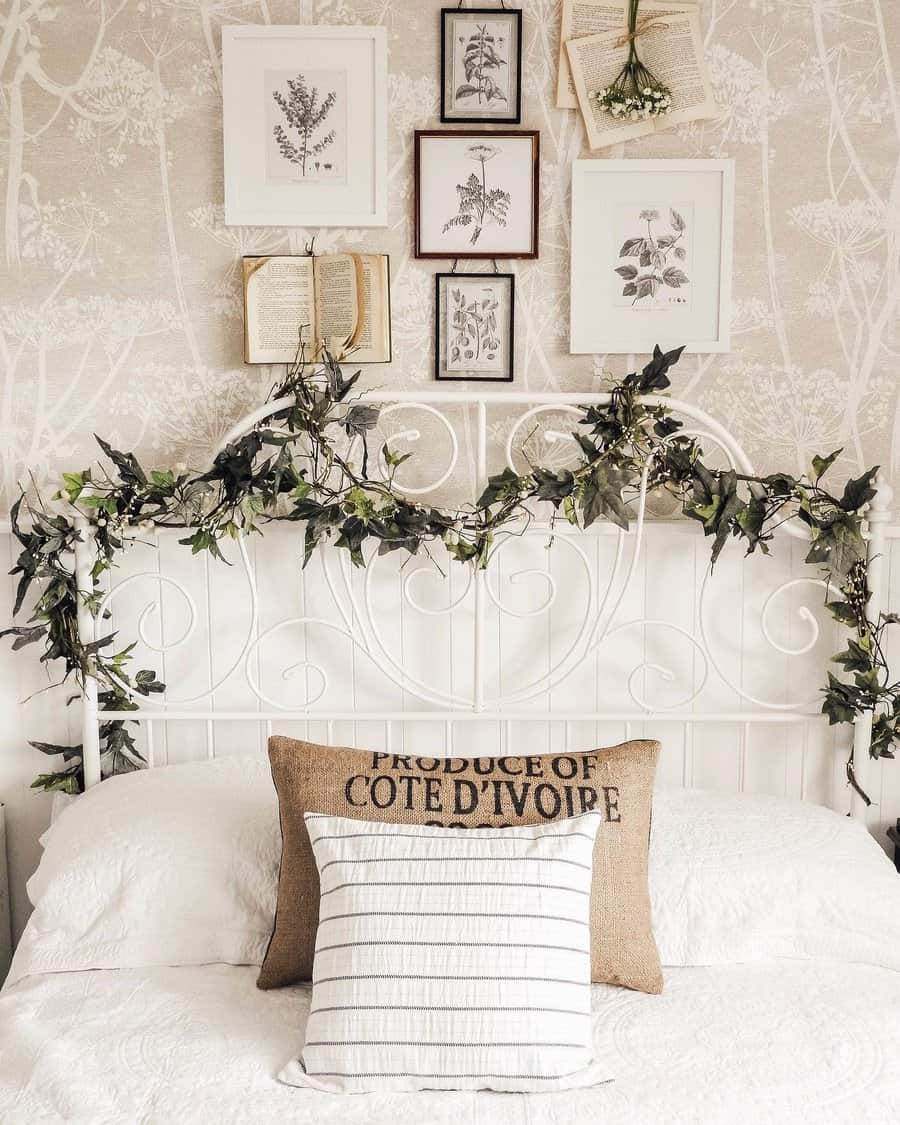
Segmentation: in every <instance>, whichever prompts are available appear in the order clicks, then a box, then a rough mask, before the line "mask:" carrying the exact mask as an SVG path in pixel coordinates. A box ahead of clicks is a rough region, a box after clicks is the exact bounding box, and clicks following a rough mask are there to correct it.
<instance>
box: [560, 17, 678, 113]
mask: <svg viewBox="0 0 900 1125" xmlns="http://www.w3.org/2000/svg"><path fill="white" fill-rule="evenodd" d="M696 3H697V0H682V2H681V3H668V4H655V5H653V6H652V7H648V6H645V5H642V6H641V7H640V9H639V10H638V19H639V20H643V19H646V18H647V17H648V16H653V15H655V14H660V12H661V11H665V12H667V13H668V12H678V11H685V10H690V9H691V8H692V7H693V6H695V5H696ZM626 8H627V5H626V3H625V0H563V3H562V15H561V21H560V36H559V67H558V70H557V76H556V105H557V107H558V108H559V109H577V108H578V95H577V94H576V93H575V86H574V84H573V82H572V72H571V70H570V69H569V59H568V54H567V52H566V43H567V42H568V41H569V40H570V39H580V38H583V37H585V36H588V35H600V34H602V33H603V32H604V31H616V32H618V34H619V35H624V34H625V32H626V31H627V30H628V16H627V11H626ZM641 38H642V39H643V36H642V37H641ZM627 50H628V47H627V45H626V46H625V47H624V48H623V51H625V52H627ZM640 55H641V58H643V57H644V52H643V50H642V51H640ZM624 62H625V55H624V54H623V55H622V62H621V63H620V64H619V66H620V67H621V66H622V65H623V64H624ZM650 69H651V70H652V69H653V68H652V67H651V68H650ZM613 77H615V75H613Z"/></svg>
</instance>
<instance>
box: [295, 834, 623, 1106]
mask: <svg viewBox="0 0 900 1125" xmlns="http://www.w3.org/2000/svg"><path fill="white" fill-rule="evenodd" d="M304 819H305V821H306V827H307V829H308V831H309V835H310V840H311V842H312V845H313V852H314V854H315V857H316V864H317V866H318V869H319V879H320V882H321V907H320V913H319V928H318V934H317V937H316V953H315V960H314V963H313V991H312V1004H311V1006H310V1013H309V1020H308V1022H307V1025H306V1043H305V1045H304V1047H303V1053H302V1055H301V1057H300V1059H297V1060H293V1061H292V1062H290V1063H288V1065H287V1066H286V1067H285V1069H284V1070H283V1071H282V1073H281V1074H280V1076H279V1077H280V1078H281V1080H282V1081H283V1082H287V1083H289V1084H290V1085H293V1086H309V1087H312V1088H313V1089H316V1090H325V1091H328V1092H332V1093H345V1094H358V1093H364V1092H367V1091H377V1092H383V1091H412V1090H429V1089H430V1090H434V1089H437V1090H484V1089H489V1090H515V1091H521V1092H525V1091H540V1092H541V1093H544V1092H547V1091H553V1090H561V1089H571V1088H573V1087H576V1086H593V1085H596V1084H598V1083H599V1082H601V1081H609V1080H610V1079H609V1073H608V1071H606V1070H605V1069H604V1068H603V1067H602V1066H599V1065H597V1064H595V1063H594V1062H593V1043H592V1038H591V940H590V901H591V870H592V862H593V854H594V837H595V836H596V834H597V830H598V828H600V824H601V818H600V814H599V813H598V812H593V813H585V814H584V815H582V816H578V817H573V818H572V819H570V820H561V821H558V822H556V823H554V824H552V825H536V826H533V827H527V828H518V827H517V828H506V829H503V828H501V829H497V828H475V829H459V828H428V827H424V826H420V825H409V824H401V825H397V824H384V823H377V824H376V823H373V822H370V821H365V820H352V819H349V818H347V817H341V816H325V815H322V814H319V813H306V815H305V818H304Z"/></svg>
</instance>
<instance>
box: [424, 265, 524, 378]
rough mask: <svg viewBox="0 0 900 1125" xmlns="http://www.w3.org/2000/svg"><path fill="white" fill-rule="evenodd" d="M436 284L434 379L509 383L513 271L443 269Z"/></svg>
mask: <svg viewBox="0 0 900 1125" xmlns="http://www.w3.org/2000/svg"><path fill="white" fill-rule="evenodd" d="M435 285H436V289H435V338H434V375H435V378H436V379H468V380H479V381H481V382H490V383H496V382H510V381H511V380H512V377H513V348H514V332H513V326H514V317H513V306H514V302H515V277H514V275H513V274H511V273H439V274H437V276H436V278H435Z"/></svg>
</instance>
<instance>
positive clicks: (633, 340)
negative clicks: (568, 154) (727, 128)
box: [569, 160, 734, 353]
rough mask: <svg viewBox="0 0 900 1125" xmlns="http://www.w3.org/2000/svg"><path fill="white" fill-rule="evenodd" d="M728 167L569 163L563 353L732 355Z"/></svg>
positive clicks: (724, 163)
mask: <svg viewBox="0 0 900 1125" xmlns="http://www.w3.org/2000/svg"><path fill="white" fill-rule="evenodd" d="M733 210H734V162H733V161H732V160H576V161H575V162H574V164H573V166H572V299H571V337H570V349H569V350H570V351H571V352H573V353H577V352H629V353H630V352H638V353H640V352H645V351H646V350H647V341H648V340H650V341H657V342H658V343H659V345H660V346H661V347H663V348H667V347H674V346H675V345H677V344H684V345H685V346H686V348H687V350H688V351H692V352H727V351H728V350H729V347H730V342H729V340H730V317H731V256H732V222H733V219H732V215H733Z"/></svg>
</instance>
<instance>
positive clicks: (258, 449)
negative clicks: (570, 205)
mask: <svg viewBox="0 0 900 1125" xmlns="http://www.w3.org/2000/svg"><path fill="white" fill-rule="evenodd" d="M682 350H683V349H681V348H676V349H675V350H673V351H669V352H662V351H661V350H660V349H659V348H658V347H657V348H656V349H655V350H654V353H653V358H652V359H651V361H650V362H649V363H648V364H647V365H646V366H645V367H644V368H643V370H642V371H640V372H634V373H632V374H630V375H627V376H626V377H625V378H624V379H623V380H622V381H621V382H620V383H618V384H616V385H615V386H614V387H613V388H612V393H611V397H610V401H609V403H608V405H603V406H599V405H594V406H590V407H585V408H582V410H583V413H582V414H581V416H580V417H579V418H578V424H577V426H578V428H577V430H576V431H575V433H574V437H575V438H576V440H577V441H578V444H579V446H580V449H581V455H580V460H579V462H578V464H577V465H576V466H575V467H573V468H568V469H560V470H558V471H554V470H552V469H547V468H542V467H540V466H538V465H530V467H529V470H528V472H526V473H524V474H519V473H516V472H514V471H513V470H512V469H509V468H507V469H505V470H504V471H503V472H502V473H499V474H497V475H496V476H492V477H490V479H489V481H488V484H487V487H486V488H485V489H484V492H483V493H482V494H481V496H480V497H479V498H478V500H477V502H476V503H475V504H469V505H465V506H463V507H460V508H457V509H452V510H444V509H440V508H437V507H431V506H428V505H423V504H419V503H417V502H415V501H414V500H412V499H409V498H407V497H405V496H403V495H402V493H401V492H400V490H399V489H398V488H396V487H395V485H394V475H395V473H396V470H397V468H398V467H399V466H400V465H401V464H402V463H403V462H404V461H406V460H407V459H408V457H409V456H410V454H408V453H399V452H395V451H392V450H391V449H390V448H389V447H388V445H387V443H385V444H384V445H382V446H381V449H380V451H379V456H380V457H381V459H382V462H383V464H384V474H383V479H380V480H378V479H370V477H369V476H368V468H369V464H368V462H369V449H368V444H367V437H368V435H369V433H370V431H371V430H372V429H373V427H374V426H375V425H376V423H377V421H378V408H377V407H375V406H373V405H370V404H368V403H366V402H365V401H362V400H360V398H359V396H354V395H353V393H352V392H353V391H354V388H355V386H356V383H357V380H358V379H359V375H360V373H359V372H357V373H356V374H355V375H353V376H351V377H349V378H345V377H344V375H343V373H342V371H341V368H340V366H339V364H338V363H337V362H336V361H335V360H333V359H332V358H331V357H330V356H328V355H324V356H323V357H322V359H321V361H320V362H319V363H317V364H310V363H307V362H306V361H305V357H304V356H303V354H302V353H301V354H298V357H297V361H296V362H295V363H294V364H292V365H290V366H289V367H288V369H287V372H286V375H285V378H284V380H283V381H281V382H280V383H278V384H277V385H276V386H274V387H273V388H272V391H271V393H270V395H269V400H268V401H270V402H271V401H274V400H276V399H282V398H286V399H289V400H290V405H288V406H287V407H285V408H284V409H281V410H279V411H278V412H277V413H275V414H273V415H272V416H271V418H270V419H268V420H267V422H266V424H260V425H258V426H257V427H255V428H254V429H252V430H250V431H249V432H248V433H247V434H245V435H244V436H243V437H241V438H239V439H238V440H236V441H235V442H233V443H232V444H230V445H228V446H227V447H226V448H225V449H224V450H222V452H221V453H219V455H218V456H217V457H216V459H215V462H214V463H213V466H212V468H211V469H210V470H209V472H206V473H202V474H199V475H195V474H193V473H191V472H189V471H188V470H187V469H186V468H185V467H184V466H179V467H176V469H175V471H156V470H154V471H151V472H147V471H145V470H144V468H143V467H142V466H141V464H140V463H139V461H138V460H137V458H136V457H135V455H134V454H133V453H123V452H120V451H118V450H116V449H113V448H112V447H111V446H110V445H109V444H108V443H107V442H105V441H103V440H102V439H101V438H97V441H98V443H99V445H100V448H101V450H102V451H103V453H104V454H105V456H106V458H107V459H108V461H109V462H110V466H108V467H105V466H102V465H98V466H96V467H94V468H90V469H85V470H83V471H82V472H79V473H66V474H64V476H63V482H64V483H63V487H62V489H61V490H60V492H59V493H58V494H57V496H56V497H55V498H54V499H55V500H60V501H63V502H64V504H63V505H62V506H61V508H60V509H59V510H50V509H48V508H47V507H46V506H45V505H43V504H42V503H40V501H37V500H29V499H28V498H27V497H26V495H25V494H24V493H23V494H22V495H21V496H20V497H19V498H18V499H17V501H16V503H15V505H14V506H13V509H12V513H11V515H12V530H13V533H14V534H15V535H16V537H17V539H18V540H19V542H20V543H21V545H22V551H21V554H20V555H19V558H18V561H17V563H16V566H15V568H14V569H13V571H12V573H13V574H18V575H20V578H19V583H18V590H17V596H16V602H15V609H14V616H17V615H18V614H19V611H20V610H21V608H22V606H23V604H24V603H25V600H26V598H27V596H28V593H29V591H30V590H31V588H32V585H36V588H37V598H36V602H35V605H34V612H33V614H32V616H31V618H30V619H29V620H28V622H27V624H25V625H19V626H15V627H13V628H9V629H6V630H3V631H2V632H0V636H12V637H13V638H14V640H13V648H14V649H20V648H22V647H24V646H26V645H30V644H35V643H37V644H42V645H43V654H42V656H41V660H42V661H43V662H47V663H53V662H56V661H61V662H62V667H63V675H62V681H66V680H68V679H69V677H73V678H74V680H75V681H76V682H77V683H78V684H79V685H83V683H84V679H85V677H86V676H94V677H96V679H97V681H98V685H99V702H100V706H101V708H106V709H109V710H117V711H126V710H136V709H137V704H136V703H135V702H134V701H133V698H132V694H131V693H135V694H137V695H144V696H146V695H149V694H151V693H156V692H162V691H164V690H165V687H164V685H163V684H162V683H161V682H160V681H159V680H158V679H157V677H156V674H155V673H154V672H153V671H152V670H149V669H142V670H139V671H137V672H131V671H130V664H131V658H132V650H133V649H134V645H127V646H126V647H124V648H119V647H118V645H117V642H116V637H115V634H114V633H107V634H105V635H100V636H98V639H97V640H95V641H94V642H93V643H91V644H87V645H83V644H82V643H81V642H80V640H79V636H78V625H77V617H78V611H79V595H78V591H77V585H76V579H75V574H74V569H75V568H74V545H75V543H76V542H78V541H79V540H80V539H81V533H80V532H79V530H78V526H77V523H76V520H77V518H78V517H87V518H88V519H89V520H90V522H91V530H92V532H93V534H94V537H95V541H96V549H97V557H96V562H95V565H94V568H93V593H92V594H91V595H90V596H89V598H88V599H87V604H88V608H89V609H90V611H91V612H92V613H93V614H94V616H95V617H96V616H97V615H98V613H99V607H100V602H101V598H102V591H101V579H102V577H103V575H104V574H105V572H106V571H108V570H110V569H111V568H112V567H114V566H115V565H116V560H117V556H118V555H119V552H121V551H122V550H123V549H124V547H125V545H126V540H127V539H128V537H129V536H130V535H131V534H133V533H135V532H138V531H151V530H153V529H154V528H161V527H177V528H184V529H185V530H186V531H187V532H188V534H187V535H186V537H185V538H183V539H181V540H180V542H181V543H184V544H185V545H187V546H189V547H190V548H191V550H192V552H193V553H194V554H197V553H198V552H200V551H209V552H210V554H211V555H213V556H214V557H216V558H221V557H222V556H221V552H220V549H219V544H220V541H221V540H223V539H225V538H228V537H231V538H237V537H238V536H239V535H244V534H248V533H250V532H254V531H260V530H261V526H262V525H263V524H265V523H267V522H268V521H271V520H287V521H293V522H297V523H303V524H304V525H305V538H304V542H305V553H304V566H305V565H306V563H307V562H308V561H309V559H310V557H311V556H312V555H313V553H314V552H315V550H316V548H317V547H318V546H319V545H320V544H322V543H323V542H326V541H330V542H331V543H332V544H333V545H334V546H335V547H337V548H340V549H343V550H346V551H348V552H349V554H350V558H351V560H352V562H353V563H354V564H355V565H357V566H362V565H363V562H364V554H363V549H364V547H365V545H366V543H367V542H369V541H372V540H374V541H376V542H377V544H378V551H379V553H380V554H386V553H389V552H391V551H405V552H407V553H408V554H410V555H416V554H418V553H420V552H429V551H430V548H431V546H432V545H436V544H437V543H438V542H440V543H442V544H443V545H444V547H445V549H446V551H447V553H448V554H449V555H450V556H451V557H452V558H453V559H456V560H458V561H459V562H462V563H470V564H472V565H475V566H478V567H485V566H487V564H488V562H489V560H490V558H491V553H492V548H493V545H494V543H495V539H496V536H497V533H498V532H499V531H500V530H501V529H504V528H513V527H515V528H517V529H519V530H521V529H522V528H523V527H524V526H527V524H528V522H529V521H530V520H531V519H532V518H533V515H534V513H533V510H532V507H531V505H532V503H533V502H534V501H543V502H547V503H549V504H550V505H551V506H552V509H553V516H552V519H551V526H552V522H553V520H556V519H560V518H564V519H566V520H568V521H569V522H570V523H571V524H574V525H577V526H579V527H585V528H586V527H589V526H590V525H591V524H592V523H594V522H595V521H596V520H597V519H599V518H601V517H605V518H607V519H610V520H612V521H613V523H615V524H617V525H618V526H619V527H622V528H625V529H627V528H628V524H629V510H628V506H629V503H630V502H631V501H633V500H634V499H635V498H636V497H637V496H638V495H639V493H640V488H641V482H642V479H644V478H646V484H647V487H649V488H663V489H665V490H666V491H668V492H669V493H671V495H672V496H674V497H675V498H676V500H677V501H678V502H679V503H680V505H681V508H682V511H683V513H684V514H685V515H686V516H688V517H690V518H691V519H694V520H698V521H699V522H700V523H701V524H702V525H703V530H704V532H705V534H706V535H708V536H711V537H712V539H713V542H712V563H713V564H714V563H715V561H716V559H717V558H718V557H719V554H720V552H721V551H722V549H723V547H724V546H725V544H726V542H727V541H728V540H729V539H731V538H735V539H739V540H742V541H743V544H744V546H745V547H746V551H747V554H752V553H753V552H754V551H757V550H759V551H761V552H763V553H767V552H768V544H769V542H770V541H771V539H772V537H773V533H774V530H775V528H776V527H777V526H778V525H779V524H781V523H783V522H784V521H785V520H788V519H793V518H796V519H799V520H800V521H801V522H802V523H804V524H805V525H806V526H807V527H808V528H809V530H810V534H811V543H810V548H809V552H808V554H807V556H806V561H807V562H809V563H812V564H814V565H816V566H817V567H818V568H819V569H820V571H821V573H822V574H823V576H824V577H826V578H827V581H828V585H829V591H830V592H831V593H832V595H833V596H832V597H831V599H830V600H828V601H827V603H826V605H827V608H828V609H829V610H830V611H831V613H832V615H833V616H834V617H835V618H836V620H837V621H839V622H840V623H841V624H842V625H844V626H846V627H848V628H849V630H850V631H851V634H852V635H851V639H850V640H849V644H848V647H847V648H846V649H845V650H844V651H843V652H840V653H838V654H837V655H836V656H835V657H834V658H833V662H834V663H835V664H837V665H840V667H841V668H842V669H843V672H844V673H846V674H847V676H845V677H844V678H840V677H839V676H838V675H835V674H834V673H833V672H829V673H828V684H827V687H825V688H824V689H823V693H824V698H823V702H822V710H823V712H824V713H825V714H826V715H827V716H828V718H829V722H830V723H842V722H852V721H853V720H854V719H855V718H856V717H857V716H860V715H864V714H866V713H867V712H871V713H872V715H873V737H872V745H871V754H872V757H874V758H892V757H893V756H894V750H893V748H894V744H895V743H896V742H897V741H898V739H900V683H891V680H890V674H889V670H888V666H887V662H886V659H885V652H884V631H885V629H886V628H887V627H888V625H890V624H894V623H895V622H897V620H898V617H897V616H896V615H895V614H888V613H883V614H879V616H878V619H877V620H876V621H872V620H870V619H869V618H868V616H867V603H868V600H869V590H868V586H867V571H866V546H865V542H864V539H863V535H862V512H863V509H864V507H865V505H866V504H867V503H868V502H869V501H870V500H871V499H872V498H873V496H874V495H875V489H874V487H873V481H874V479H875V474H876V472H877V470H876V469H870V470H869V471H868V472H866V473H864V474H863V475H862V476H861V477H858V478H856V479H854V480H850V481H848V482H847V484H846V486H845V488H844V490H843V492H842V494H841V495H840V496H835V495H832V494H831V493H829V492H828V491H827V490H826V489H825V488H824V486H823V484H822V480H823V477H824V476H825V474H826V472H827V470H828V469H829V467H830V466H831V465H832V463H833V462H834V460H835V458H836V457H837V456H838V454H839V453H840V450H837V451H835V452H834V453H832V454H830V455H829V456H827V457H815V458H814V459H813V464H812V468H811V472H810V473H809V474H808V475H804V476H801V477H793V476H790V475H788V474H787V473H774V474H770V475H769V476H746V475H743V474H740V473H737V472H735V471H734V470H731V469H729V470H720V469H712V468H709V467H707V466H706V465H705V464H704V463H703V461H702V459H701V449H700V446H699V444H698V443H697V441H696V440H695V439H694V438H692V437H690V436H688V435H687V434H685V433H683V432H682V423H681V422H680V421H679V420H678V419H677V418H675V417H674V416H673V413H672V411H671V409H670V408H669V407H668V406H667V405H666V404H665V403H664V402H654V403H647V402H646V401H642V396H647V395H661V394H664V392H665V391H666V390H667V388H668V387H669V385H670V384H669V378H668V371H669V369H670V368H671V367H672V365H673V364H675V363H676V362H677V361H678V359H679V357H680V355H681V352H682ZM273 427H274V428H273ZM340 434H343V435H345V437H347V438H354V437H355V438H359V439H361V440H360V442H359V445H358V446H357V448H361V450H362V455H361V458H360V463H359V465H357V464H356V463H355V462H352V461H351V460H350V459H349V457H350V453H349V452H345V453H344V454H342V453H341V452H339V449H338V447H337V445H336V442H335V438H337V437H338V436H339V435H340ZM343 444H344V445H346V442H344V443H343ZM98 632H99V633H100V634H102V633H103V630H102V628H101V629H99V630H98ZM72 698H73V699H74V698H77V696H73V697H72ZM100 738H101V751H102V769H103V775H104V776H108V775H110V774H114V773H119V772H125V771H129V770H133V769H139V768H141V767H143V766H144V765H146V762H145V760H144V758H143V757H142V755H141V753H140V751H139V749H138V748H137V746H136V744H135V741H134V737H133V734H132V732H131V730H130V723H126V722H125V721H122V720H115V721H108V722H104V723H102V724H101V727H100ZM32 745H33V746H35V747H36V748H37V749H38V750H40V751H42V752H43V753H45V754H47V755H50V756H52V757H57V758H59V759H61V763H60V768H59V769H57V770H56V771H54V772H52V773H46V774H41V775H40V776H39V777H37V778H36V779H35V781H34V782H33V783H32V787H33V788H38V789H44V790H54V789H61V790H64V791H65V792H69V793H74V792H79V791H80V790H81V788H82V785H83V775H82V760H81V746H78V745H75V746H59V745H54V744H48V743H41V742H33V743H32ZM847 778H848V781H849V783H850V785H852V786H853V787H854V788H855V789H856V790H857V792H860V793H861V796H862V797H863V798H864V799H865V800H866V801H867V802H868V797H866V795H865V794H864V793H862V792H861V790H860V789H859V787H858V785H857V783H856V780H855V778H854V775H853V763H852V759H851V760H849V761H848V763H847Z"/></svg>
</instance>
